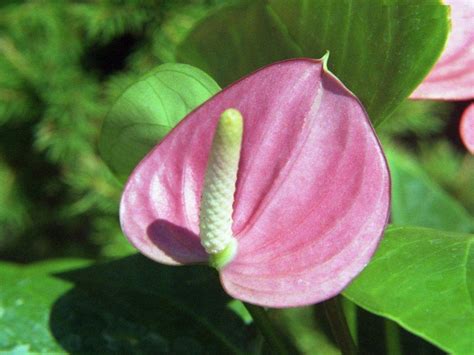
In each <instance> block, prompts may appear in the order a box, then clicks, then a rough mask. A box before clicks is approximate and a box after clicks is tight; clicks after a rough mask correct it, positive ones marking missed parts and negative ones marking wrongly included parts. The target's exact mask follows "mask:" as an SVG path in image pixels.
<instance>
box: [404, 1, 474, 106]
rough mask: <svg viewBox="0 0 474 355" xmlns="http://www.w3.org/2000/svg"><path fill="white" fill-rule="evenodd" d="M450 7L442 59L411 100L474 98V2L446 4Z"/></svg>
mask: <svg viewBox="0 0 474 355" xmlns="http://www.w3.org/2000/svg"><path fill="white" fill-rule="evenodd" d="M445 3H446V4H447V5H450V7H451V28H452V29H451V31H450V34H449V37H448V42H447V46H446V48H445V50H444V51H443V55H442V56H441V58H440V59H439V61H438V62H437V63H436V65H435V66H434V68H433V69H432V70H431V72H430V74H429V75H428V77H427V78H426V79H425V80H424V81H423V83H421V85H420V86H419V87H418V88H417V89H416V90H415V92H413V94H412V95H411V96H410V97H411V98H413V99H434V100H466V99H472V98H474V26H473V24H472V23H473V21H474V1H472V0H445Z"/></svg>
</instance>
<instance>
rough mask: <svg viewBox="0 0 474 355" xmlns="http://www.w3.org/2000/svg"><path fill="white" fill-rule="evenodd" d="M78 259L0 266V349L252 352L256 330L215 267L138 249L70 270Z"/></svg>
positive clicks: (187, 352) (69, 351)
mask: <svg viewBox="0 0 474 355" xmlns="http://www.w3.org/2000/svg"><path fill="white" fill-rule="evenodd" d="M83 264H84V262H75V263H71V262H65V261H61V262H53V263H48V264H33V265H31V266H29V267H21V266H16V265H12V264H2V265H1V268H0V280H1V281H2V289H1V291H0V301H1V305H2V317H1V318H0V327H1V329H2V332H0V350H10V351H11V350H17V351H20V350H22V349H24V350H27V351H30V352H40V353H48V352H49V353H51V352H54V353H59V352H61V353H62V352H67V353H101V354H111V353H115V354H116V353H146V354H149V353H171V354H189V353H193V354H201V353H211V354H213V353H225V354H239V353H249V352H251V350H252V347H253V345H254V339H255V338H254V336H255V330H254V329H253V326H251V325H249V324H248V322H247V324H246V323H245V322H244V321H243V320H242V319H241V317H240V315H239V313H238V312H236V311H234V310H233V309H232V308H235V307H236V305H235V302H236V301H233V300H231V299H230V298H229V297H228V296H227V295H226V294H225V293H224V292H223V291H222V288H221V287H220V285H219V280H218V277H217V274H216V273H215V272H214V271H213V270H212V269H210V268H207V267H195V266H194V267H182V268H172V267H167V266H163V265H158V264H156V263H153V262H152V261H150V260H147V259H146V258H144V257H143V256H141V255H135V256H131V257H126V258H123V259H121V260H117V261H112V262H109V263H105V264H101V265H96V266H89V267H86V268H80V269H77V268H75V269H74V270H72V271H71V269H72V268H73V267H77V266H79V265H83ZM66 270H68V271H67V272H65V271H66ZM74 285H75V287H74ZM230 302H232V305H233V307H231V306H230Z"/></svg>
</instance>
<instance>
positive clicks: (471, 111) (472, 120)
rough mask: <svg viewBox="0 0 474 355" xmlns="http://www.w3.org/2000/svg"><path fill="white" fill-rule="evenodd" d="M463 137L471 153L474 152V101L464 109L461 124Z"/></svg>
mask: <svg viewBox="0 0 474 355" xmlns="http://www.w3.org/2000/svg"><path fill="white" fill-rule="evenodd" d="M459 131H460V134H461V139H462V141H463V143H464V145H465V146H466V148H467V150H469V152H470V153H471V154H474V103H472V104H470V105H469V106H468V107H467V109H466V110H465V111H464V113H463V115H462V118H461V124H460V125H459Z"/></svg>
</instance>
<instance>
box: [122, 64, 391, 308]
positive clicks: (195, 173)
mask: <svg viewBox="0 0 474 355" xmlns="http://www.w3.org/2000/svg"><path fill="white" fill-rule="evenodd" d="M228 108H235V109H237V110H238V111H240V112H241V114H242V116H243V122H244V130H243V140H242V148H241V155H240V163H239V170H238V174H237V182H236V192H235V200H234V204H233V216H232V220H233V222H232V232H233V236H234V237H235V239H236V240H237V243H238V247H237V253H236V255H235V257H234V259H233V260H232V261H231V262H230V263H229V264H227V265H226V266H225V267H224V268H222V269H221V270H220V277H221V282H222V285H223V287H224V288H225V290H226V291H227V292H228V293H229V294H230V295H231V296H233V297H235V298H238V299H241V300H244V301H247V302H250V303H254V304H258V305H264V306H271V307H288V306H299V305H307V304H312V303H316V302H320V301H323V300H325V299H328V298H330V297H332V296H334V295H336V294H338V293H339V292H341V290H342V289H343V288H344V287H346V285H347V284H348V283H349V282H350V281H351V280H352V279H353V278H354V277H355V276H356V275H357V274H358V273H359V272H360V271H361V270H362V269H363V268H364V267H365V265H366V264H367V263H368V262H369V260H370V258H371V256H372V254H373V253H374V251H375V249H376V247H377V245H378V243H379V240H380V238H381V236H382V233H383V230H384V228H385V225H386V222H387V218H388V213H389V205H390V177H389V172H388V168H387V164H386V161H385V158H384V155H383V152H382V149H381V147H380V145H379V142H378V140H377V137H376V136H375V133H374V131H373V128H372V126H371V124H370V122H369V119H368V117H367V114H366V112H365V110H364V108H363V107H362V105H361V104H360V102H359V100H358V99H357V98H356V97H355V96H354V95H353V94H352V93H351V92H349V91H348V90H347V89H346V88H345V87H344V86H343V85H342V84H341V82H339V81H338V79H336V78H335V77H334V76H333V75H332V74H331V73H329V72H327V71H326V70H325V69H324V66H323V63H322V61H317V60H311V59H296V60H289V61H285V62H280V63H276V64H273V65H270V66H268V67H266V68H263V69H261V70H259V71H257V72H255V73H253V74H251V75H249V76H247V77H245V78H244V79H242V80H240V81H238V82H236V83H234V84H233V85H231V86H229V87H227V88H226V89H224V90H223V91H222V92H220V93H219V94H217V95H216V96H214V97H213V98H211V99H210V100H209V101H207V102H206V103H204V104H203V105H202V106H200V107H199V108H197V109H196V110H195V111H193V112H192V113H190V114H189V115H188V116H187V117H186V118H185V119H184V120H183V121H182V122H181V123H180V124H179V125H178V126H177V127H176V128H175V129H174V130H173V131H171V133H170V134H169V135H168V136H167V137H166V138H165V139H164V140H163V141H162V142H161V143H160V144H159V145H157V146H156V147H155V148H154V149H153V150H152V151H151V152H150V153H149V154H148V155H147V156H146V157H145V158H144V159H143V160H142V161H141V162H140V164H139V165H138V166H137V167H136V169H135V170H134V172H133V173H132V175H131V176H130V178H129V180H128V182H127V185H126V187H125V191H124V193H123V196H122V201H121V208H120V219H121V225H122V229H123V231H124V233H125V234H126V236H127V237H128V239H129V240H130V241H131V242H132V243H133V244H134V245H135V246H136V247H137V248H138V249H139V250H140V251H141V252H142V253H143V254H145V255H147V256H148V257H150V258H151V259H154V260H156V261H158V262H161V263H165V264H187V263H205V262H207V260H208V255H207V254H206V252H205V250H204V248H203V247H202V246H201V243H200V238H199V210H200V203H201V202H200V201H201V194H202V189H203V183H204V176H205V174H206V165H207V162H208V156H209V153H210V149H211V142H212V138H213V135H214V131H215V128H216V125H217V122H218V119H219V117H220V115H221V113H222V112H224V111H225V110H227V109H228ZM190 292H191V291H190Z"/></svg>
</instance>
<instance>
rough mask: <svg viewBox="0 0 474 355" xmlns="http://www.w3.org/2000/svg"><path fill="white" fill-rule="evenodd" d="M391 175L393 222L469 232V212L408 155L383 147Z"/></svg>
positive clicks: (472, 225) (470, 220)
mask: <svg viewBox="0 0 474 355" xmlns="http://www.w3.org/2000/svg"><path fill="white" fill-rule="evenodd" d="M386 154H387V159H388V162H389V166H390V173H391V176H392V215H391V217H392V219H391V221H392V223H394V224H396V225H412V226H420V227H429V228H436V229H442V230H448V231H457V232H466V233H467V232H471V231H473V230H474V222H473V218H472V216H470V215H469V212H467V211H466V210H465V208H464V207H463V206H462V205H461V204H460V203H459V202H457V201H456V199H454V198H453V197H451V196H450V195H449V194H448V193H446V192H445V191H443V189H442V188H441V187H440V186H438V185H437V184H436V183H435V182H434V181H432V180H431V179H430V177H429V176H428V175H427V174H426V173H425V172H424V171H423V170H422V169H421V168H420V167H419V166H417V164H416V162H415V161H414V160H412V159H411V158H410V157H409V156H408V155H406V154H402V153H399V152H397V151H396V150H393V149H389V150H386Z"/></svg>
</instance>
